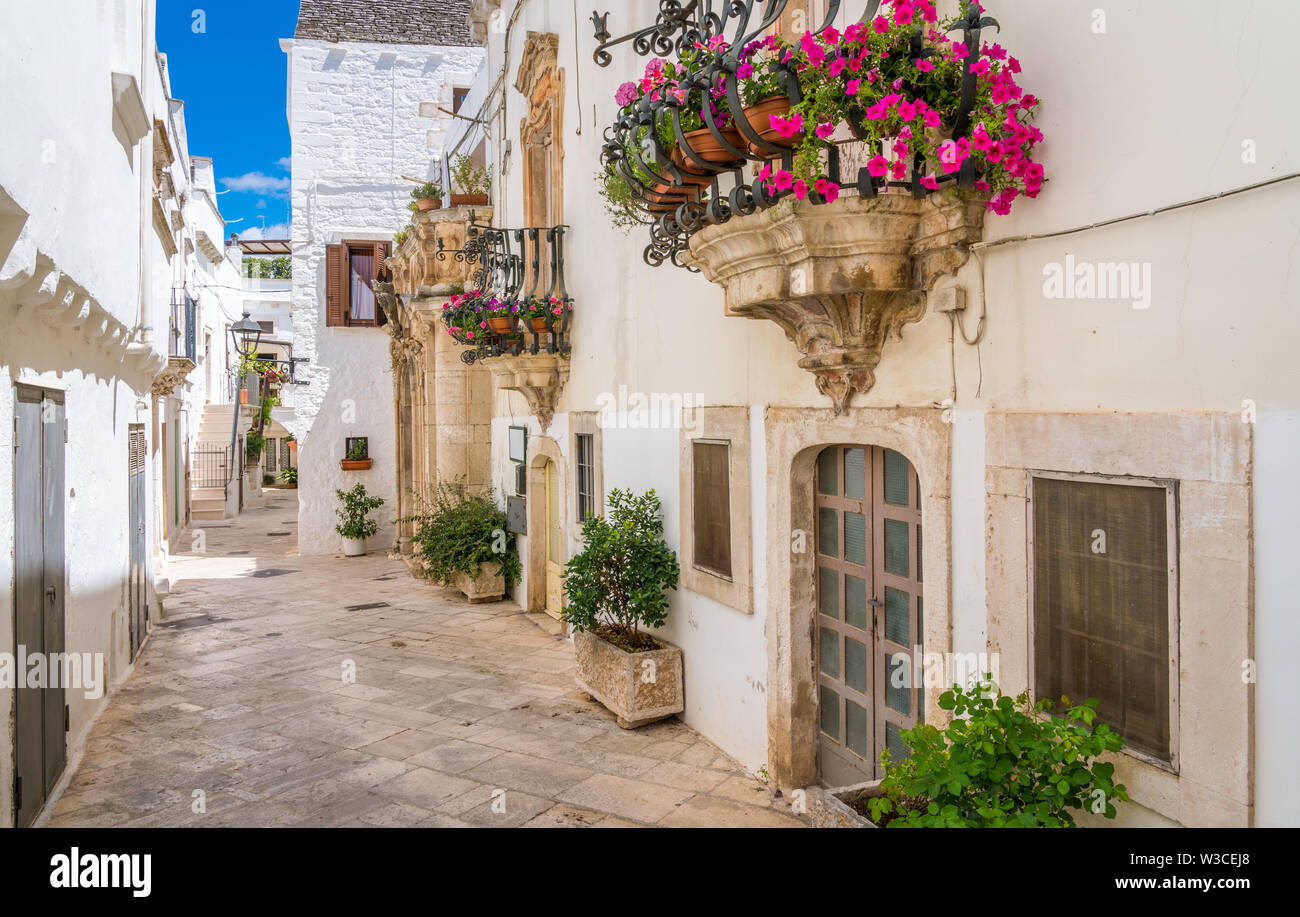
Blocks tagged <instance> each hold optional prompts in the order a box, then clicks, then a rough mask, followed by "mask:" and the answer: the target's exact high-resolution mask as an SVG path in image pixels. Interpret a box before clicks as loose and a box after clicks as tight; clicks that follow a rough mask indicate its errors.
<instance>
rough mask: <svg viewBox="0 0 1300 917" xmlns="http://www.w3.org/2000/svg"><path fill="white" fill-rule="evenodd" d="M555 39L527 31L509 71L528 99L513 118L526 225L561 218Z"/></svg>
mask: <svg viewBox="0 0 1300 917" xmlns="http://www.w3.org/2000/svg"><path fill="white" fill-rule="evenodd" d="M559 47H560V37H559V36H558V35H556V34H555V33H553V32H529V33H528V36H527V38H526V40H525V41H524V52H523V55H522V56H521V57H520V60H519V69H518V70H517V71H516V73H515V89H517V90H518V91H519V92H521V93H523V95H524V97H525V98H527V100H528V108H527V109H526V111H525V113H524V116H523V117H522V118H521V119H520V120H519V146H520V147H521V149H522V152H523V157H524V163H523V164H524V169H523V173H524V174H523V181H524V189H523V190H524V221H525V223H527V225H529V226H554V225H556V224H558V223H563V222H564V139H563V138H564V70H563V68H561V67H560V66H559V57H558V52H559Z"/></svg>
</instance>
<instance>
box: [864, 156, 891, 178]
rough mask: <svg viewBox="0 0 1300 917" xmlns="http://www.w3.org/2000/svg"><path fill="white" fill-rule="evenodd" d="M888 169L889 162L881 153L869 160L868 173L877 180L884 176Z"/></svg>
mask: <svg viewBox="0 0 1300 917" xmlns="http://www.w3.org/2000/svg"><path fill="white" fill-rule="evenodd" d="M888 168H889V161H888V160H887V159H885V157H884V156H881V155H880V154H879V153H877V154H876V155H875V156H872V157H871V158H870V159H869V160H867V172H869V173H870V174H871V175H874V176H875V177H876V178H879V177H880V176H882V175H884V174H885V170H886V169H888Z"/></svg>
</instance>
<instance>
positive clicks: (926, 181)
mask: <svg viewBox="0 0 1300 917" xmlns="http://www.w3.org/2000/svg"><path fill="white" fill-rule="evenodd" d="M921 187H922V188H928V189H929V190H931V191H938V190H939V180H938V179H937V178H935V177H934V176H933V175H922V176H921Z"/></svg>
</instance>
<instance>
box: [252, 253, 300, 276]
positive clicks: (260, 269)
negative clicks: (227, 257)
mask: <svg viewBox="0 0 1300 917" xmlns="http://www.w3.org/2000/svg"><path fill="white" fill-rule="evenodd" d="M244 276H245V277H251V278H258V279H261V280H289V279H290V278H292V277H293V269H292V266H291V263H290V261H289V256H288V255H277V256H276V257H274V258H249V259H248V260H247V261H245V262H244Z"/></svg>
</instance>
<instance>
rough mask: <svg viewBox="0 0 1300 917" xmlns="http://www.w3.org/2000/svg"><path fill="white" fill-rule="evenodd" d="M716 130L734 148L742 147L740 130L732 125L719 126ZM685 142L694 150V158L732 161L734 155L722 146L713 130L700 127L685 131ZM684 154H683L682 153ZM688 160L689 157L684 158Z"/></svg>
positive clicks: (743, 143) (708, 160) (710, 160)
mask: <svg viewBox="0 0 1300 917" xmlns="http://www.w3.org/2000/svg"><path fill="white" fill-rule="evenodd" d="M718 132H719V133H720V134H722V136H723V138H724V139H725V140H726V141H727V142H728V143H730V144H731V145H732V146H734V147H735V148H736V149H738V150H739V149H743V148H744V146H745V140H744V138H743V137H741V136H740V131H738V130H737V129H736V128H734V127H723V128H719V130H718ZM686 143H687V145H688V146H690V148H691V149H692V150H693V151H694V152H695V158H696V159H703V160H704V161H705V162H719V163H732V162H735V161H736V157H735V156H733V155H731V154H730V153H728V152H727V151H726V150H724V149H723V148H722V144H720V143H718V140H717V138H716V137H714V136H713V132H712V131H710V130H709V129H708V128H707V127H701V128H699V129H698V130H693V131H687V132H686ZM683 155H685V154H683ZM686 161H687V162H689V161H690V160H689V158H688V159H687V160H686Z"/></svg>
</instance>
